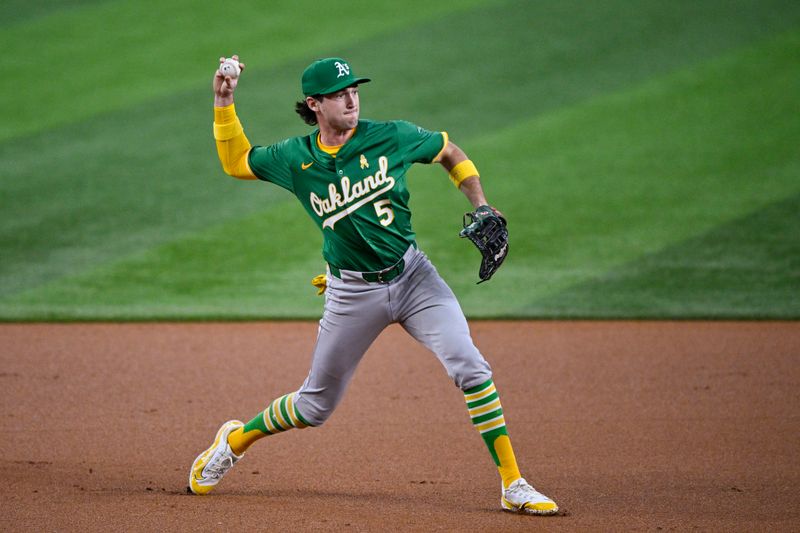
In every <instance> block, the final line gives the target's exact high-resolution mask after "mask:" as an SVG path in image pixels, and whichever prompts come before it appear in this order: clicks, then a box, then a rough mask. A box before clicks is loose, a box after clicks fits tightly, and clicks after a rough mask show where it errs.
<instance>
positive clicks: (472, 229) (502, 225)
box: [458, 205, 508, 283]
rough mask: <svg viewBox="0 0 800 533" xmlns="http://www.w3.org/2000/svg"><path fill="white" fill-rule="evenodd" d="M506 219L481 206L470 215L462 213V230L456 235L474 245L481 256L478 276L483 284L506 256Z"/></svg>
mask: <svg viewBox="0 0 800 533" xmlns="http://www.w3.org/2000/svg"><path fill="white" fill-rule="evenodd" d="M506 226H507V224H506V219H505V217H503V216H502V215H501V214H500V212H499V211H498V210H496V209H495V208H493V207H491V206H488V205H482V206H480V207H478V209H476V210H475V211H473V212H471V213H464V229H462V230H461V232H460V233H459V234H458V235H459V237H466V238H468V239H469V240H471V241H472V242H473V244H475V246H476V247H477V248H478V251H479V252H480V253H481V255H482V256H483V259H482V260H481V267H480V270H479V271H478V276H479V277H480V278H481V280H480V281H479V282H478V283H483V282H484V281H487V280H489V279H490V278H491V277H492V275H493V274H494V273H495V272H497V269H498V268H500V265H502V264H503V261H504V260H505V258H506V255H508V229H507V227H506Z"/></svg>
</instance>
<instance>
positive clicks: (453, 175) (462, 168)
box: [450, 159, 480, 187]
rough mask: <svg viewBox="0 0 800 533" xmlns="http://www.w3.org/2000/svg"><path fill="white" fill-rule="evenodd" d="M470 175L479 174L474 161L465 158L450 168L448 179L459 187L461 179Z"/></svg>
mask: <svg viewBox="0 0 800 533" xmlns="http://www.w3.org/2000/svg"><path fill="white" fill-rule="evenodd" d="M472 176H480V174H478V169H477V168H476V167H475V163H473V162H472V161H471V160H469V159H465V160H464V161H462V162H461V163H459V164H457V165H456V166H454V167H453V168H452V169H451V170H450V181H452V182H453V185H455V186H456V187H460V186H461V182H462V181H464V180H465V179H467V178H471V177H472Z"/></svg>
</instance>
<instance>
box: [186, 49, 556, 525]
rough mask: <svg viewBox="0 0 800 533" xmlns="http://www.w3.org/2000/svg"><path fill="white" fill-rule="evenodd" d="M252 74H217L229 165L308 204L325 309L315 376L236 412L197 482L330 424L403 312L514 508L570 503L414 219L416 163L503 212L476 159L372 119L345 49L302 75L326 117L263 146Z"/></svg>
mask: <svg viewBox="0 0 800 533" xmlns="http://www.w3.org/2000/svg"><path fill="white" fill-rule="evenodd" d="M233 59H234V60H236V61H238V57H237V56H234V57H233ZM223 62H224V58H221V59H220V63H221V64H222V63H223ZM240 67H241V68H242V72H243V68H244V65H240ZM240 79H241V78H240V76H238V75H237V76H227V75H224V74H222V73H221V72H220V70H218V71H217V72H216V74H215V76H214V81H213V87H214V94H215V98H214V138H215V140H216V145H217V152H218V155H219V158H220V161H221V162H222V167H223V169H224V170H225V172H226V173H227V174H229V175H231V176H233V177H236V178H239V179H245V180H255V179H259V180H263V181H267V182H271V183H273V184H275V185H277V186H279V187H283V188H284V189H286V190H288V191H290V192H291V193H293V194H294V195H295V196H296V197H297V199H298V200H299V201H300V203H301V204H302V206H303V208H304V209H305V210H306V211H307V212H308V215H309V216H310V217H311V219H312V220H313V221H314V222H315V223H316V225H317V226H318V227H319V228H320V230H321V231H322V235H323V249H322V255H323V257H324V258H325V261H326V262H327V271H326V274H325V283H324V285H323V289H324V290H325V306H324V311H323V314H322V319H321V320H320V323H319V330H318V335H317V342H316V346H315V347H314V351H313V358H312V362H311V369H310V371H309V373H308V377H307V378H306V379H305V381H304V383H303V384H302V385H301V386H300V388H299V389H297V390H295V391H293V392H290V393H288V394H285V395H283V396H279V397H277V398H275V399H274V400H273V401H272V402H271V403H269V404H268V406H267V408H266V409H265V410H264V411H263V412H260V413H258V414H257V415H256V416H255V417H254V418H253V419H252V420H250V421H249V422H247V423H243V422H241V421H238V420H231V421H228V422H226V423H224V424H223V425H222V427H220V428H219V431H217V434H216V436H215V437H214V442H213V443H212V444H211V446H210V447H209V448H208V449H206V450H205V451H204V452H203V453H201V454H200V455H199V456H198V457H197V459H195V461H194V463H193V464H192V467H191V470H190V472H189V486H190V489H191V491H192V492H193V493H195V494H207V493H208V492H210V491H211V490H212V489H213V488H214V487H215V486H216V485H217V483H219V481H220V480H221V479H222V476H224V475H225V473H226V472H227V471H228V470H229V469H230V468H231V467H232V466H233V465H234V464H236V462H237V461H239V460H240V459H241V458H242V457H243V456H244V453H245V451H246V450H248V449H249V448H250V446H251V445H252V444H253V443H254V442H256V441H257V440H259V439H261V438H263V437H266V436H268V435H274V434H277V433H281V432H283V431H287V430H290V429H294V428H298V429H299V428H306V427H317V426H321V425H322V424H324V423H325V421H326V420H327V419H328V418H329V417H330V416H331V413H333V411H334V409H336V406H337V405H338V404H339V402H340V401H341V399H342V397H343V395H344V393H345V390H346V388H347V386H348V384H349V382H350V380H351V378H352V376H353V373H354V371H355V369H356V366H357V365H358V363H359V361H360V360H361V357H362V356H363V355H364V353H365V352H366V350H367V348H368V347H369V346H370V344H372V342H373V341H374V340H375V338H376V337H377V336H378V335H379V334H380V332H381V331H383V330H384V329H385V328H386V327H387V326H388V325H389V324H392V323H395V322H397V323H399V324H400V325H401V326H402V327H403V328H404V329H405V330H406V331H407V332H408V333H410V334H411V335H412V336H413V337H414V338H415V339H417V340H418V341H419V342H421V343H422V344H424V345H425V346H426V347H427V348H428V349H430V350H431V351H432V352H433V353H435V354H436V356H437V357H438V359H439V361H440V362H441V363H442V365H443V366H444V367H445V369H446V370H447V373H448V375H449V376H450V378H451V379H452V380H453V381H454V383H455V385H456V386H457V387H458V388H459V389H461V390H462V391H463V393H464V399H465V401H466V404H467V409H468V412H469V415H470V417H471V419H472V423H473V424H474V426H475V428H476V429H477V430H478V432H479V433H480V435H481V437H482V438H483V440H484V442H485V443H486V446H487V447H488V451H489V453H490V455H491V457H492V459H493V460H494V463H495V465H496V466H497V468H498V471H499V473H500V478H501V480H502V490H501V499H500V503H501V506H502V508H503V509H506V510H508V511H514V512H520V513H529V514H537V515H549V514H555V513H557V512H558V507H557V506H556V504H555V503H554V502H553V501H552V500H551V499H550V498H548V497H546V496H544V495H543V494H541V493H539V492H537V491H536V490H535V489H534V488H533V487H532V486H531V485H529V484H528V483H527V482H526V481H525V479H523V477H522V475H521V474H520V471H519V468H518V467H517V462H516V459H515V457H514V452H513V450H512V448H511V441H510V439H509V436H508V432H507V431H506V425H505V420H504V418H503V409H502V407H501V404H500V398H499V395H498V391H497V389H496V388H495V385H494V383H493V382H492V372H491V369H490V367H489V364H488V363H487V362H486V360H485V359H484V358H483V356H482V355H481V353H480V352H479V351H478V349H477V348H476V347H475V345H474V343H473V341H472V338H471V337H470V332H469V328H468V326H467V321H466V319H465V317H464V313H463V311H462V310H461V307H460V306H459V304H458V302H457V301H456V298H455V295H454V294H453V292H452V291H451V290H450V288H449V287H448V286H447V284H446V283H445V282H444V280H443V279H442V278H441V277H440V276H439V274H438V273H437V271H436V269H435V268H434V267H433V265H432V264H431V262H430V261H429V260H428V258H427V256H426V255H425V254H424V253H423V252H422V251H421V250H420V249H419V248H418V246H417V243H416V240H415V235H414V232H413V230H412V228H411V212H410V210H409V190H408V186H407V181H406V172H407V171H408V169H409V167H411V165H412V164H414V163H439V164H441V165H442V166H443V167H444V168H445V169H446V170H447V172H448V174H449V176H450V178H451V180H452V181H453V183H454V184H455V185H456V187H458V189H459V190H460V191H461V192H462V193H464V195H465V196H466V197H467V199H468V200H469V202H470V203H471V204H472V206H473V207H475V208H483V209H485V210H487V209H491V208H488V204H487V201H486V198H485V196H484V193H483V190H482V188H481V183H480V178H479V174H478V171H477V169H476V168H475V165H474V164H473V163H472V162H471V161H470V160H469V159H468V158H467V156H466V155H465V153H464V152H463V151H462V150H461V149H460V148H459V147H458V146H456V145H455V144H454V143H453V142H451V141H450V140H449V139H448V136H447V133H445V132H434V131H428V130H425V129H423V128H420V127H418V126H416V125H414V124H411V123H409V122H404V121H390V122H376V121H370V120H362V119H361V118H360V117H359V86H360V85H361V84H364V83H366V82H369V81H370V80H369V79H368V78H363V77H359V76H356V74H355V72H354V69H353V67H352V66H351V65H350V63H348V62H347V61H345V60H344V59H342V58H335V57H333V58H326V59H321V60H318V61H314V62H313V63H311V65H309V66H308V68H306V69H305V71H304V72H303V75H302V80H301V87H302V92H303V95H304V99H303V100H302V101H300V102H298V103H297V104H296V111H297V113H298V114H299V115H300V116H301V117H302V118H303V120H304V121H305V122H306V123H308V124H309V125H312V126H313V125H316V126H317V128H316V129H315V130H314V131H313V132H312V133H311V134H309V135H305V136H302V137H294V138H290V139H286V140H283V141H281V142H278V143H275V144H272V145H269V146H251V145H250V142H249V141H248V139H247V137H246V136H245V134H244V131H243V128H242V124H241V122H240V120H239V118H238V117H237V115H236V110H235V107H234V98H233V94H234V91H235V89H236V86H237V84H238V82H239V80H240Z"/></svg>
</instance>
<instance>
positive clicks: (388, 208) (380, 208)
mask: <svg viewBox="0 0 800 533" xmlns="http://www.w3.org/2000/svg"><path fill="white" fill-rule="evenodd" d="M372 205H373V207H374V208H375V213H377V214H378V220H379V221H380V223H381V225H383V226H388V225H389V224H391V223H392V221H393V220H394V211H392V201H391V200H378V201H377V202H375V203H374V204H372ZM384 217H386V218H384Z"/></svg>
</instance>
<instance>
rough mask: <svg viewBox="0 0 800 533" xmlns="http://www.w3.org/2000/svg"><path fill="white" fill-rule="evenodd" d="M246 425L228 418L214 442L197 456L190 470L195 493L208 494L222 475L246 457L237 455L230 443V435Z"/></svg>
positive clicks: (191, 484)
mask: <svg viewBox="0 0 800 533" xmlns="http://www.w3.org/2000/svg"><path fill="white" fill-rule="evenodd" d="M242 426H244V423H243V422H241V421H239V420H228V421H227V422H225V423H224V424H222V427H221V428H219V431H217V436H216V437H214V444H212V445H211V447H210V448H208V449H207V450H206V451H204V452H203V453H201V454H200V455H198V456H197V459H195V460H194V463H192V469H191V470H190V471H189V489H190V490H191V491H192V492H193V493H195V494H208V493H209V492H211V490H212V489H213V488H214V487H216V486H217V483H219V481H220V480H221V479H222V476H224V475H225V473H226V472H227V471H228V470H230V468H231V467H232V466H233V465H235V464H236V461H238V460H239V459H241V458H242V457H244V454H242V455H236V454H235V453H233V450H231V447H230V445H228V435H230V434H231V432H232V431H234V430H236V429H238V428H240V427H242Z"/></svg>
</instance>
